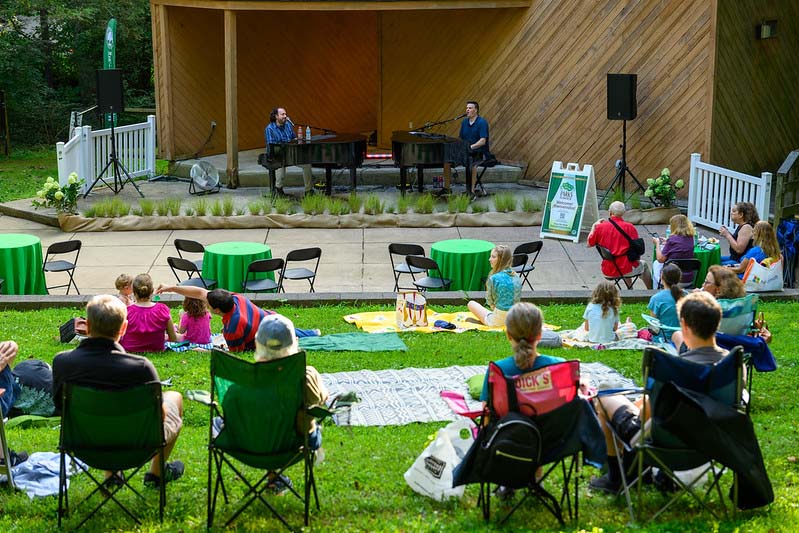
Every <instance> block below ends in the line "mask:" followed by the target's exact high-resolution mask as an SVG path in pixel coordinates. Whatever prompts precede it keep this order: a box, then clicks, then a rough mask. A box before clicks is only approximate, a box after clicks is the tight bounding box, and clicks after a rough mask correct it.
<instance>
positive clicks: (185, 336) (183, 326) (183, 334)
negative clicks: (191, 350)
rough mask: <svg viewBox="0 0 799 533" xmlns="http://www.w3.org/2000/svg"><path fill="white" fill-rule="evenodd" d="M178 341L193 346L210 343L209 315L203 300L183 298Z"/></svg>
mask: <svg viewBox="0 0 799 533" xmlns="http://www.w3.org/2000/svg"><path fill="white" fill-rule="evenodd" d="M178 340H181V341H189V342H193V343H194V344H208V343H209V342H211V313H209V312H208V308H207V307H206V305H205V300H200V299H198V298H183V312H181V313H180V325H179V326H178Z"/></svg>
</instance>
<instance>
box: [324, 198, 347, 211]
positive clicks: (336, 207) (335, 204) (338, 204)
mask: <svg viewBox="0 0 799 533" xmlns="http://www.w3.org/2000/svg"><path fill="white" fill-rule="evenodd" d="M327 211H328V212H329V213H330V214H331V215H346V214H347V213H349V212H350V204H349V202H345V201H344V200H342V199H341V198H333V197H331V198H329V199H328V202H327Z"/></svg>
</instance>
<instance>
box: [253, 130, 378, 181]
mask: <svg viewBox="0 0 799 533" xmlns="http://www.w3.org/2000/svg"><path fill="white" fill-rule="evenodd" d="M365 157H366V137H365V136H363V135H357V134H353V133H338V134H326V135H314V136H313V137H311V140H310V141H305V140H300V139H294V140H292V141H290V142H287V143H281V144H271V145H269V146H268V147H267V153H264V154H261V155H259V156H258V164H260V165H261V166H263V167H265V168H266V169H267V170H269V185H270V187H271V188H272V191H273V193H274V190H275V170H276V169H277V168H281V167H282V168H284V169H285V168H286V167H290V166H293V165H312V166H314V167H321V168H324V169H325V194H327V195H328V196H330V194H331V193H332V192H333V169H334V168H342V167H346V168H349V169H350V177H351V178H352V190H355V186H356V181H357V169H358V167H360V166H361V165H362V164H363V160H364V158H365Z"/></svg>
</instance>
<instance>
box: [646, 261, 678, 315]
mask: <svg viewBox="0 0 799 533" xmlns="http://www.w3.org/2000/svg"><path fill="white" fill-rule="evenodd" d="M681 279H682V270H680V267H678V266H677V265H675V264H673V263H671V264H668V265H666V266H664V267H663V270H662V271H661V273H660V283H661V285H663V287H664V288H663V290H661V291H658V292H657V293H655V294H653V295H652V297H651V298H650V299H649V304H648V305H647V309H649V314H651V315H652V316H654V317H655V318H657V319H658V321H659V322H660V323H661V324H662V325H664V326H668V327H671V328H679V327H680V320H679V318H677V302H678V301H680V298H682V297H683V296H685V294H686V291H685V290H683V289H681V288H680V281H681Z"/></svg>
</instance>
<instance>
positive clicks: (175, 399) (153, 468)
mask: <svg viewBox="0 0 799 533" xmlns="http://www.w3.org/2000/svg"><path fill="white" fill-rule="evenodd" d="M163 399H164V401H170V402H172V403H174V404H175V405H177V407H178V413H179V414H180V418H183V396H182V395H181V394H180V393H179V392H177V391H171V390H170V391H166V392H164V393H163ZM164 416H166V414H165V415H164ZM179 434H180V431H178V432H177V433H176V434H175V436H174V437H173V438H172V439H171V440H168V441H167V443H166V446H164V464H166V462H167V459H169V454H171V453H172V449H173V448H174V447H175V443H176V442H177V440H178V435H179ZM150 473H151V474H153V475H155V476H158V477H159V478H160V477H161V465H160V464H159V463H158V456H156V457H155V458H154V459H153V460H152V462H151V463H150Z"/></svg>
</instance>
